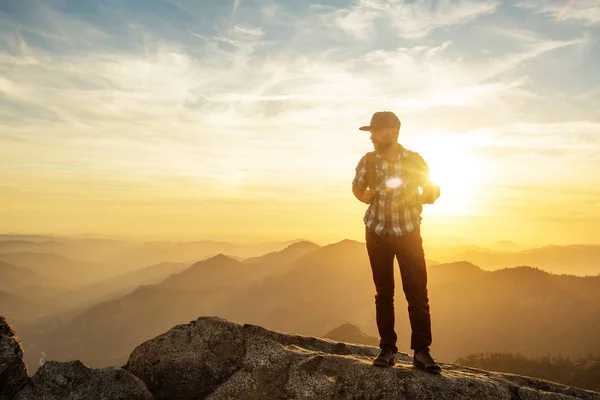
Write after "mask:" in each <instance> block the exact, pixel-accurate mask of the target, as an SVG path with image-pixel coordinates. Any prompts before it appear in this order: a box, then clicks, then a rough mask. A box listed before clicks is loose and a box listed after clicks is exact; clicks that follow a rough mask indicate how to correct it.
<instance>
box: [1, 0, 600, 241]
mask: <svg viewBox="0 0 600 400" xmlns="http://www.w3.org/2000/svg"><path fill="white" fill-rule="evenodd" d="M599 104H600V2H599V1H598V0H571V1H563V0H560V1H559V0H514V1H498V0H473V1H467V0H463V1H458V0H435V1H434V0H431V1H425V0H415V1H408V0H391V1H382V0H360V1H348V0H344V1H343V0H335V1H322V2H320V3H319V2H312V1H307V0H294V1H291V0H288V1H273V0H233V1H225V0H223V1H213V0H204V1H202V0H200V1H199V0H161V1H159V0H143V1H142V0H125V1H121V0H102V1H99V0H98V1H91V0H90V1H79V0H46V1H42V0H27V1H23V0H2V1H1V2H0V202H1V207H0V231H3V232H21V233H34V232H35V233H58V234H76V233H81V232H92V233H98V234H108V235H110V234H116V235H138V236H139V235H143V236H144V237H149V238H150V237H151V238H170V239H174V240H175V239H176V240H187V239H217V240H230V241H250V240H261V241H262V240H287V239H296V238H306V239H311V240H314V241H317V242H318V243H331V242H333V241H337V240H341V239H344V238H350V239H356V240H363V239H364V226H363V224H362V216H363V213H364V211H365V207H366V205H364V204H362V203H359V202H358V201H357V200H356V199H355V198H354V197H353V196H352V193H351V181H352V178H353V176H354V168H355V167H356V164H357V163H358V160H359V159H360V157H361V156H362V155H363V154H364V153H365V152H367V151H371V150H372V147H371V143H370V141H369V134H368V133H365V132H361V131H359V130H358V127H359V126H361V125H366V124H367V123H368V122H369V120H370V118H371V115H372V113H373V112H375V111H379V110H392V111H394V112H395V113H396V114H397V115H398V116H399V117H400V119H401V120H402V124H403V125H402V130H401V133H400V142H401V143H402V144H403V145H404V146H405V147H407V148H409V149H412V150H415V151H418V152H420V153H421V154H422V155H423V156H424V158H425V160H426V161H427V162H428V163H429V165H430V168H431V171H432V177H433V178H434V180H436V181H437V182H438V183H439V184H440V185H441V190H442V197H440V199H439V200H438V203H436V204H435V205H433V206H426V210H425V211H424V213H423V224H424V225H423V232H424V237H425V240H430V243H436V244H451V243H486V242H492V241H496V240H505V239H508V240H514V241H517V242H520V243H523V244H532V245H533V244H540V245H541V244H549V243H554V244H566V243H592V242H598V239H597V238H598V237H600V207H598V204H599V203H600V108H599V106H598V105H599Z"/></svg>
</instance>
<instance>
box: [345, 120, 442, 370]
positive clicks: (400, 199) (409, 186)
mask: <svg viewBox="0 0 600 400" xmlns="http://www.w3.org/2000/svg"><path fill="white" fill-rule="evenodd" d="M359 129H360V130H362V131H368V132H370V133H371V142H372V143H373V146H374V148H375V151H372V152H370V153H367V154H365V155H364V156H363V157H362V158H361V159H360V161H359V163H358V166H357V167H356V175H355V177H354V180H353V181H352V193H354V196H356V198H357V199H358V200H360V201H362V202H363V203H366V204H369V207H368V209H367V211H366V213H365V216H364V219H363V221H364V223H365V226H366V242H367V252H368V254H369V261H370V264H371V270H372V272H373V281H374V283H375V289H376V295H375V309H376V319H377V328H378V330H379V336H380V337H381V340H380V343H379V347H380V348H381V351H380V352H379V355H378V356H377V358H375V360H374V361H373V365H376V366H381V367H388V366H391V365H394V355H395V353H397V352H398V348H397V347H396V340H397V336H396V331H395V330H394V323H395V314H394V257H395V258H396V259H397V260H398V264H399V266H400V275H401V277H402V288H403V289H404V294H405V295H406V300H407V301H408V314H409V318H410V326H411V329H412V335H411V349H413V350H414V356H413V364H414V365H415V366H416V367H418V368H421V369H423V370H425V371H427V372H430V373H435V374H439V373H440V372H441V368H440V367H439V366H438V365H437V364H436V362H435V361H434V360H433V358H432V357H431V355H430V354H429V346H430V345H431V318H430V314H429V299H428V295H427V269H426V266H425V254H424V252H423V241H422V239H421V232H420V224H421V211H422V205H423V204H433V202H435V200H436V199H437V198H438V197H439V195H440V189H439V187H438V186H437V185H435V184H433V183H431V182H430V181H429V168H428V166H427V164H426V163H425V161H424V160H423V158H422V157H421V156H420V155H419V154H418V153H415V152H412V151H410V150H407V149H405V148H404V147H402V145H400V144H399V143H398V136H399V134H400V120H399V119H398V117H397V116H396V115H395V114H394V113H393V112H390V111H380V112H376V113H375V114H373V117H372V118H371V123H370V124H369V125H368V126H363V127H361V128H359Z"/></svg>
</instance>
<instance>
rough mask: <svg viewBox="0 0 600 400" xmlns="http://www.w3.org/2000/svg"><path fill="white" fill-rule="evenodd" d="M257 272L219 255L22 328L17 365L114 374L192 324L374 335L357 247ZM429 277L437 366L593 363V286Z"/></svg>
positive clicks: (401, 338) (364, 263) (450, 270)
mask: <svg viewBox="0 0 600 400" xmlns="http://www.w3.org/2000/svg"><path fill="white" fill-rule="evenodd" d="M268 259H269V258H265V259H264V260H268ZM264 260H263V261H264ZM265 265H266V266H269V264H268V262H266V261H265V263H264V264H263V263H260V262H258V263H250V264H247V263H244V262H240V261H238V260H235V259H232V258H230V257H227V256H224V255H220V256H218V257H213V258H211V259H209V260H206V261H203V262H199V263H196V264H194V265H192V266H191V267H189V268H187V269H185V270H183V271H182V272H180V273H178V274H175V275H173V276H171V277H169V278H167V279H166V280H165V281H163V282H162V283H160V284H156V285H151V286H143V287H140V288H138V289H136V290H135V291H133V292H131V293H129V294H127V295H125V296H123V297H120V298H117V299H114V300H111V301H107V302H105V303H102V304H99V305H97V306H94V307H92V308H90V309H89V310H87V311H85V312H84V313H82V314H80V315H78V316H77V317H76V318H74V319H72V320H70V321H63V322H60V323H56V324H55V325H53V323H52V322H44V326H43V327H40V326H36V325H30V326H28V327H26V328H27V329H24V328H21V331H23V332H26V333H24V334H26V335H29V336H28V339H29V343H30V344H27V343H26V342H24V343H25V346H26V347H27V346H29V347H28V348H26V352H25V354H26V356H27V354H29V356H30V357H31V359H29V361H28V362H31V363H35V361H34V360H36V357H37V358H39V354H40V352H42V351H43V352H45V353H47V354H48V357H49V359H52V358H56V357H60V358H61V359H62V360H65V359H70V358H80V359H81V360H82V361H83V362H85V363H86V364H88V365H90V366H106V365H119V363H122V362H123V361H124V357H126V355H127V354H128V352H130V351H131V348H132V347H133V346H135V345H136V344H137V343H140V342H142V341H144V340H146V339H148V338H150V337H152V336H154V335H156V334H158V333H160V332H163V331H165V330H167V329H169V327H171V326H173V325H176V324H178V323H185V322H187V321H189V320H191V319H194V318H196V317H197V316H198V315H219V316H221V317H223V318H227V319H232V320H236V321H240V322H246V323H253V324H259V325H262V326H266V327H269V328H270V329H276V330H280V331H284V332H295V333H301V334H305V335H311V336H319V335H322V334H323V332H328V331H331V330H334V329H335V328H338V327H339V326H341V325H343V324H346V323H349V324H352V325H354V326H356V327H357V328H358V329H359V330H360V331H361V332H364V334H365V335H368V336H372V337H378V333H377V329H376V325H375V301H374V294H375V288H374V284H373V281H372V274H371V269H370V266H369V261H368V257H367V254H366V250H365V247H364V243H360V242H354V241H349V240H346V241H342V242H339V243H334V244H331V245H328V246H324V247H320V248H316V249H314V250H311V251H308V252H306V253H305V254H303V255H301V256H300V257H298V258H297V259H295V260H294V261H292V262H291V264H290V265H289V266H288V267H287V268H284V269H283V272H279V273H269V274H266V275H263V272H261V267H262V266H265ZM265 271H271V272H272V271H273V270H272V269H270V267H269V268H266V269H265ZM395 277H396V278H395V283H396V330H397V333H398V346H399V347H400V349H403V350H405V351H408V350H409V344H410V326H409V323H408V316H407V309H406V308H407V307H406V301H405V299H404V293H403V291H402V283H401V280H400V276H399V271H398V267H397V265H396V266H395ZM428 279H429V285H428V289H429V298H430V303H431V312H432V328H433V337H434V344H433V346H432V350H433V352H434V356H435V357H437V358H439V359H441V360H454V359H456V358H458V357H460V356H462V355H465V354H473V353H479V352H485V351H492V352H504V351H511V352H515V353H516V352H520V353H521V354H524V355H526V356H531V357H534V356H543V355H546V354H549V353H550V354H556V353H558V352H561V353H562V354H563V355H565V356H566V355H570V356H572V357H578V356H581V355H583V356H585V355H586V354H588V353H590V352H591V353H592V354H600V277H574V276H561V275H553V274H549V273H547V272H544V271H541V270H539V269H536V268H531V267H516V268H508V269H502V270H498V271H492V272H490V271H485V270H482V269H481V268H479V267H478V266H476V265H474V264H471V263H468V262H457V263H452V264H439V265H430V266H429V267H428ZM47 326H53V328H52V329H50V330H48V329H47V328H45V327H47ZM32 368H35V365H33V366H32Z"/></svg>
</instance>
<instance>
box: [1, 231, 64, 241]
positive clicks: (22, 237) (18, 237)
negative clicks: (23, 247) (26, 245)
mask: <svg viewBox="0 0 600 400" xmlns="http://www.w3.org/2000/svg"><path fill="white" fill-rule="evenodd" d="M53 239H54V237H53V236H49V235H27V234H18V233H2V234H0V241H5V240H27V241H32V242H45V241H48V240H53Z"/></svg>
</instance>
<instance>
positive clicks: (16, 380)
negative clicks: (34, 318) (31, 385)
mask: <svg viewBox="0 0 600 400" xmlns="http://www.w3.org/2000/svg"><path fill="white" fill-rule="evenodd" d="M28 379H29V376H28V375H27V367H26V366H25V362H24V361H23V346H22V345H21V341H20V340H19V338H18V337H17V335H16V334H15V331H14V330H13V329H12V328H11V326H10V325H9V324H8V322H7V321H6V318H4V317H2V316H0V400H8V399H10V398H11V397H12V396H14V395H15V394H16V393H17V392H18V391H19V390H20V389H21V388H22V387H23V386H25V384H26V383H27V381H28Z"/></svg>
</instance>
